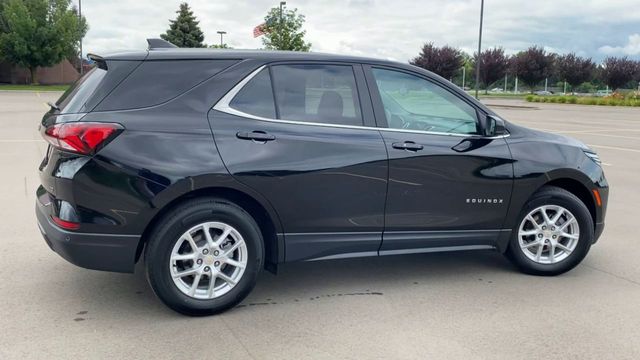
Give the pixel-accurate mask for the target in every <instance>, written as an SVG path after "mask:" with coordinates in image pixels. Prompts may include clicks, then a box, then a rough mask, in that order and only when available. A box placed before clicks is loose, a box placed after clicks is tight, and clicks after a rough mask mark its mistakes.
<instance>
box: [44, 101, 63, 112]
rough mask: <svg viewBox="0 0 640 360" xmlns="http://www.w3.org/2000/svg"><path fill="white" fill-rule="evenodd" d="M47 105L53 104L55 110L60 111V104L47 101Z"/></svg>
mask: <svg viewBox="0 0 640 360" xmlns="http://www.w3.org/2000/svg"><path fill="white" fill-rule="evenodd" d="M47 105H49V106H51V108H52V109H53V110H56V111H60V108H59V107H58V105H56V104H54V103H52V102H51V101H47Z"/></svg>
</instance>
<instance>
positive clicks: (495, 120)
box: [484, 115, 507, 136]
mask: <svg viewBox="0 0 640 360" xmlns="http://www.w3.org/2000/svg"><path fill="white" fill-rule="evenodd" d="M484 125H485V126H484V136H502V135H506V134H507V128H506V127H505V125H504V120H502V119H500V118H499V117H497V116H494V115H487V116H486V118H485V121H484Z"/></svg>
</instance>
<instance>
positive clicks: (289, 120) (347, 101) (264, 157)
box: [209, 63, 388, 261]
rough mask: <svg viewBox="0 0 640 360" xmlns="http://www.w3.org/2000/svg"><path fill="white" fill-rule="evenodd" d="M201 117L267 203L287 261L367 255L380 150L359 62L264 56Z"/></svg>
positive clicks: (382, 162) (231, 166) (231, 165)
mask: <svg viewBox="0 0 640 360" xmlns="http://www.w3.org/2000/svg"><path fill="white" fill-rule="evenodd" d="M359 88H361V89H365V91H364V94H363V95H366V96H361V94H360V93H359V91H358V89H359ZM209 121H210V124H211V127H212V130H213V134H214V139H215V142H216V145H217V147H218V151H219V152H220V155H221V157H222V159H223V161H224V163H225V165H226V166H227V169H228V170H229V172H230V173H231V174H232V175H233V176H234V177H235V178H236V179H237V180H238V181H240V182H242V183H244V184H245V185H248V186H250V187H251V188H253V189H254V190H256V191H258V192H259V193H261V194H262V195H263V196H264V197H265V198H267V199H268V201H269V202H270V203H271V204H272V205H273V206H274V208H275V209H276V211H277V213H278V215H279V217H280V220H281V222H282V225H283V228H284V231H285V233H284V234H283V235H284V242H285V247H286V249H285V258H286V261H294V260H305V259H316V258H323V257H331V256H336V255H339V256H349V255H352V256H358V255H374V254H376V252H377V251H378V248H379V247H380V243H381V241H382V230H383V222H384V202H385V197H386V191H387V169H388V168H387V154H386V149H385V146H384V142H383V140H382V137H381V135H380V132H379V131H378V130H377V129H376V128H375V122H374V118H373V110H372V107H371V100H370V98H369V96H368V94H367V93H366V82H365V80H364V73H363V70H362V67H361V66H360V65H352V64H345V63H341V64H340V63H279V64H271V65H265V66H263V67H261V68H259V69H256V70H255V71H254V72H253V73H252V74H251V75H249V76H248V77H246V78H245V79H244V80H243V81H242V82H240V83H239V84H238V85H237V86H236V87H235V88H234V89H232V90H231V91H230V92H229V93H228V94H227V96H225V98H223V99H222V100H221V101H220V102H218V104H216V106H214V108H213V110H212V111H211V112H210V113H209Z"/></svg>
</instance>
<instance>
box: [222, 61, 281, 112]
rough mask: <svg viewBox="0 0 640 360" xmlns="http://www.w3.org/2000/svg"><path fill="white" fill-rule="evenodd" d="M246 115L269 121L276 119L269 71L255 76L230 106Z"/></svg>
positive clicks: (265, 70) (266, 70)
mask: <svg viewBox="0 0 640 360" xmlns="http://www.w3.org/2000/svg"><path fill="white" fill-rule="evenodd" d="M229 106H231V107H232V108H234V109H236V110H240V111H242V112H244V113H247V114H250V115H255V116H260V117H263V118H267V119H275V118H276V106H275V104H274V102H273V91H272V88H271V76H270V75H269V69H266V68H265V69H263V70H262V71H260V73H258V75H256V76H254V77H253V78H252V79H251V80H250V81H249V82H248V83H247V84H246V85H245V86H244V87H243V88H242V90H240V92H238V94H237V95H236V96H235V97H234V98H233V100H232V101H231V103H230V104H229Z"/></svg>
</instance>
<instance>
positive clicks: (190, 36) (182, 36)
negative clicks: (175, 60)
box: [160, 2, 206, 48]
mask: <svg viewBox="0 0 640 360" xmlns="http://www.w3.org/2000/svg"><path fill="white" fill-rule="evenodd" d="M176 13H177V14H178V17H176V19H175V20H170V22H171V24H170V25H169V29H168V30H167V32H166V33H164V34H162V35H160V37H161V38H162V39H163V40H166V41H168V42H170V43H172V44H174V45H175V46H177V47H183V48H201V47H206V45H205V44H204V43H203V41H204V34H203V33H202V30H200V27H199V26H198V24H199V21H197V20H196V17H195V16H194V15H193V11H191V9H190V8H189V4H187V3H186V2H185V3H182V4H180V9H179V10H178V11H176Z"/></svg>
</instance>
